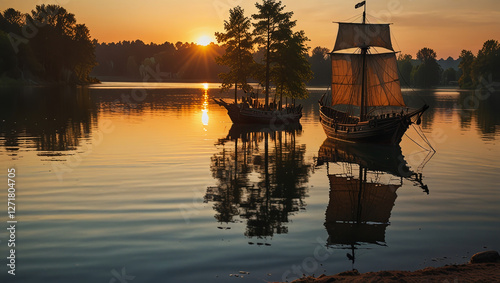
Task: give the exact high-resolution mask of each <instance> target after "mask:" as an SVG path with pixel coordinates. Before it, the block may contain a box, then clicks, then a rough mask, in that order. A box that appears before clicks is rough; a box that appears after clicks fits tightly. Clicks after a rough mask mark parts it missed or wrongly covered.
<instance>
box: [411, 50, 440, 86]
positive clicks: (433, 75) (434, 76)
mask: <svg viewBox="0 0 500 283" xmlns="http://www.w3.org/2000/svg"><path fill="white" fill-rule="evenodd" d="M436 57H437V55H436V52H435V51H434V50H432V49H430V48H427V47H424V48H422V49H420V50H419V51H418V52H417V59H418V60H420V62H421V64H420V65H418V66H417V67H416V69H415V73H414V81H415V84H416V85H417V86H419V87H433V86H436V85H438V84H439V81H440V78H441V67H440V66H439V64H438V63H437V61H436Z"/></svg>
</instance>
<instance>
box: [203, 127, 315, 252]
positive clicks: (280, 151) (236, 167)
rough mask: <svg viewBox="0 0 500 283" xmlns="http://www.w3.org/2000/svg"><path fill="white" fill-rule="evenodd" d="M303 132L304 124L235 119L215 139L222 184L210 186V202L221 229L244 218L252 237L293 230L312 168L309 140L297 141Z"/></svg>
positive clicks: (216, 166) (215, 167)
mask: <svg viewBox="0 0 500 283" xmlns="http://www.w3.org/2000/svg"><path fill="white" fill-rule="evenodd" d="M301 131H302V129H301V126H300V124H296V125H291V126H289V127H287V128H286V129H283V130H276V129H270V128H266V127H262V126H259V125H236V124H235V125H233V126H232V127H231V129H230V130H229V133H228V135H227V136H226V137H225V138H223V139H220V140H219V141H218V142H217V143H216V145H217V147H218V148H219V151H218V152H217V153H216V154H214V155H213V156H212V158H211V163H212V164H211V166H210V169H211V171H212V176H213V177H214V178H215V179H216V180H217V185H216V186H211V187H208V188H207V192H206V195H205V201H206V202H211V203H213V209H214V210H215V211H216V214H215V218H216V219H217V221H218V222H219V223H221V225H223V224H224V223H225V225H226V227H220V229H226V228H227V225H229V223H232V222H241V221H244V222H246V231H245V236H247V237H249V238H252V237H257V238H259V239H260V238H266V237H272V236H273V235H274V234H284V233H287V232H288V228H287V223H288V222H289V216H290V215H293V214H295V213H297V212H298V211H300V210H304V209H305V206H306V204H305V202H304V198H305V197H306V194H307V190H308V188H307V186H306V184H307V182H308V179H309V175H310V172H311V171H312V168H313V164H312V162H310V163H308V162H307V161H306V159H305V145H302V144H298V143H297V141H296V136H297V135H300V133H301ZM249 244H253V243H252V242H249ZM257 244H263V243H257ZM266 245H268V243H266Z"/></svg>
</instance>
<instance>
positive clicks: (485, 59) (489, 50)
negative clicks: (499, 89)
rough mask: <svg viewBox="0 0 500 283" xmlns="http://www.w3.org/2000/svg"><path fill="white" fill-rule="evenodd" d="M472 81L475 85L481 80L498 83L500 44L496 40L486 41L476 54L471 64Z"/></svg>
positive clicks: (499, 77) (499, 79)
mask: <svg viewBox="0 0 500 283" xmlns="http://www.w3.org/2000/svg"><path fill="white" fill-rule="evenodd" d="M471 75H472V79H473V81H474V83H475V85H477V84H478V83H479V82H480V80H481V78H484V79H487V78H488V79H489V78H490V77H491V80H492V81H500V44H499V43H498V41H496V40H487V41H486V42H485V43H484V44H483V48H481V50H479V52H478V53H477V57H476V60H474V62H473V64H472V74H471Z"/></svg>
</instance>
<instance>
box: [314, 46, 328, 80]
mask: <svg viewBox="0 0 500 283" xmlns="http://www.w3.org/2000/svg"><path fill="white" fill-rule="evenodd" d="M328 53H330V50H329V49H328V48H325V47H320V46H317V47H315V48H314V49H313V50H312V54H311V57H309V63H310V64H311V71H312V72H313V74H314V78H312V79H311V84H313V85H328V84H330V82H331V76H332V66H331V62H330V56H329V55H328Z"/></svg>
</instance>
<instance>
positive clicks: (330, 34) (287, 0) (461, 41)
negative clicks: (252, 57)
mask: <svg viewBox="0 0 500 283" xmlns="http://www.w3.org/2000/svg"><path fill="white" fill-rule="evenodd" d="M359 1H361V0H308V1H304V0H282V2H283V4H285V5H286V8H285V10H286V11H293V12H294V16H293V19H295V20H297V27H298V28H299V29H303V30H304V31H305V32H306V35H307V36H308V37H309V39H310V40H311V41H310V42H309V44H308V45H309V46H310V47H315V46H324V47H327V48H330V49H331V48H332V47H333V44H334V40H335V36H336V29H337V26H336V25H335V24H333V23H332V21H346V20H349V19H351V18H353V19H356V16H360V15H361V13H362V9H357V10H355V9H354V5H355V4H356V3H357V2H359ZM255 2H257V1H256V0H253V1H248V0H210V1H207V0H186V1H178V0H175V1H171V0H143V1H137V0H85V1H81V0H80V1H77V0H57V1H55V0H54V1H41V0H23V1H18V0H1V2H0V10H2V11H3V10H5V9H6V8H9V7H13V8H15V9H17V10H20V11H21V12H28V11H30V10H31V9H33V8H34V7H35V5H37V4H39V3H59V4H60V5H62V6H63V7H65V8H66V9H67V10H69V11H70V12H71V13H74V14H75V15H76V18H77V20H78V22H79V23H85V24H86V25H87V26H88V27H89V28H90V31H91V34H92V36H93V38H97V39H98V40H99V41H100V42H111V41H120V40H135V39H141V40H143V41H144V42H146V43H149V42H156V43H163V42H165V41H169V42H172V43H175V42H177V41H182V42H186V41H187V42H196V41H197V39H198V38H199V37H201V36H203V35H210V36H213V34H214V32H215V31H221V30H222V28H223V21H224V20H226V19H227V18H228V11H229V9H230V8H232V7H234V6H236V5H240V6H242V7H243V8H244V9H245V13H246V15H247V16H250V15H251V14H253V13H256V8H255ZM367 2H368V3H367V5H368V6H367V8H368V10H367V11H368V19H369V20H370V21H371V22H377V21H378V20H377V18H380V19H381V20H382V21H383V22H391V23H394V25H393V37H395V39H396V40H395V41H394V45H395V48H396V49H397V50H400V51H402V52H403V53H409V54H411V55H413V56H414V57H415V53H416V52H417V51H418V50H419V49H420V48H422V47H429V48H432V49H434V50H435V51H436V52H437V55H438V58H441V57H443V58H447V57H448V56H452V57H454V58H457V57H458V55H459V53H460V51H461V50H462V49H469V50H472V51H473V52H474V53H477V51H478V50H479V49H480V48H481V47H482V44H483V43H484V41H486V40H488V39H496V40H500V1H499V0H474V1H470V0H418V1H416V0H368V1H367ZM359 18H360V17H358V20H359Z"/></svg>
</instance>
